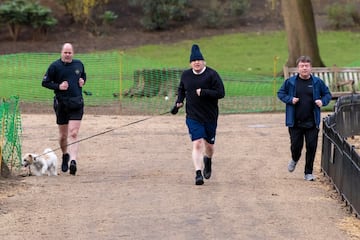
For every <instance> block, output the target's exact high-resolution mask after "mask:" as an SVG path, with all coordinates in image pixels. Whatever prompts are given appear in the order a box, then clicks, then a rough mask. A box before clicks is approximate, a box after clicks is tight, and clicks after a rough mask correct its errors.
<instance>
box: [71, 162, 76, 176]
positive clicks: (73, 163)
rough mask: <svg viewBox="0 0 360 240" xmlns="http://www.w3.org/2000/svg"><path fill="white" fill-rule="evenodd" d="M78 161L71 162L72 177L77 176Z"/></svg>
mask: <svg viewBox="0 0 360 240" xmlns="http://www.w3.org/2000/svg"><path fill="white" fill-rule="evenodd" d="M76 170H77V169H76V161H75V160H71V162H70V174H71V175H75V174H76Z"/></svg>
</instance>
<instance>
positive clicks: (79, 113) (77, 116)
mask: <svg viewBox="0 0 360 240" xmlns="http://www.w3.org/2000/svg"><path fill="white" fill-rule="evenodd" d="M54 111H55V114H56V123H57V124H58V125H65V124H68V123H69V120H82V117H83V115H84V107H81V108H79V109H76V110H70V109H68V108H67V107H66V106H65V104H63V103H61V102H60V101H58V100H57V99H56V98H55V97H54Z"/></svg>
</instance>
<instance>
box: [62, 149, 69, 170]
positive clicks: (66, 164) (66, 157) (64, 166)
mask: <svg viewBox="0 0 360 240" xmlns="http://www.w3.org/2000/svg"><path fill="white" fill-rule="evenodd" d="M69 160H70V155H69V154H68V153H65V154H63V155H62V164H61V171H63V172H67V170H68V169H69Z"/></svg>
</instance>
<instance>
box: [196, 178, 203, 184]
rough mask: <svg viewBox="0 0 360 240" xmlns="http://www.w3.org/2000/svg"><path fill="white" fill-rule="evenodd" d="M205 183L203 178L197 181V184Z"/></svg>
mask: <svg viewBox="0 0 360 240" xmlns="http://www.w3.org/2000/svg"><path fill="white" fill-rule="evenodd" d="M203 184H204V180H203V179H197V180H196V182H195V185H203Z"/></svg>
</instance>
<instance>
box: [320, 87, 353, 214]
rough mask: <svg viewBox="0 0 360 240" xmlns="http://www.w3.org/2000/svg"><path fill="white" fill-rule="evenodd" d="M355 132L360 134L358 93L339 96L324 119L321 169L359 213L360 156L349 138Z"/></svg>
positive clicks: (348, 203)
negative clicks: (330, 112)
mask: <svg viewBox="0 0 360 240" xmlns="http://www.w3.org/2000/svg"><path fill="white" fill-rule="evenodd" d="M356 135H360V94H353V95H349V96H343V97H340V98H339V99H338V100H337V102H336V104H335V112H334V113H333V114H331V115H329V116H327V117H326V118H324V119H323V138H322V139H323V143H322V146H323V148H322V156H321V169H322V171H323V173H324V174H325V175H327V177H328V178H329V179H330V181H331V182H332V183H333V184H334V186H335V188H336V190H337V191H338V192H339V194H340V195H341V197H342V199H343V200H344V201H345V203H346V204H347V205H349V206H350V209H351V211H353V212H354V213H355V214H356V215H357V216H359V213H360V156H359V153H358V152H357V151H356V148H355V145H354V142H353V141H349V139H350V138H354V137H355V136H356ZM351 142H352V143H351Z"/></svg>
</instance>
